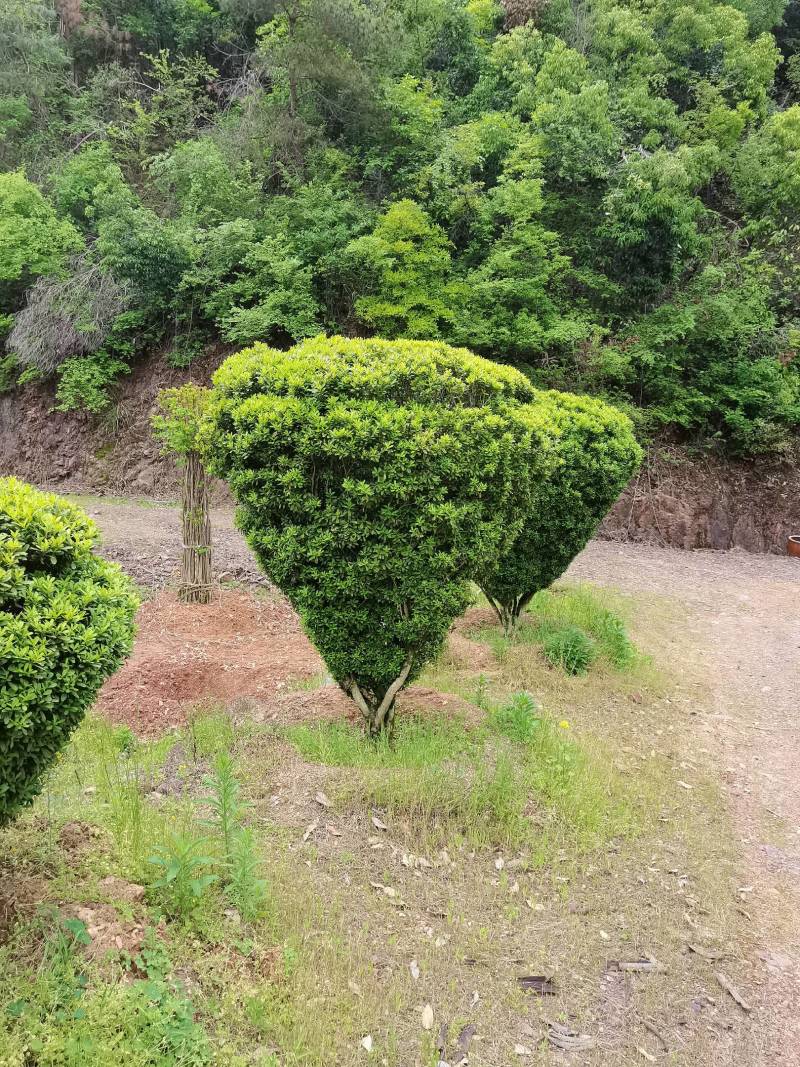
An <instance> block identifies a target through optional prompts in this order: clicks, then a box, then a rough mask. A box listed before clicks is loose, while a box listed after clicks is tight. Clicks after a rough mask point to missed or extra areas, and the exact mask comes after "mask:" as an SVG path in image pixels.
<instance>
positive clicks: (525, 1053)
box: [514, 1045, 531, 1056]
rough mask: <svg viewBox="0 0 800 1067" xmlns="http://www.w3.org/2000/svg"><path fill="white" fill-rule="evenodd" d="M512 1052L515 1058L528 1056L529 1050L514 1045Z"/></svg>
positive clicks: (524, 1046) (522, 1046)
mask: <svg viewBox="0 0 800 1067" xmlns="http://www.w3.org/2000/svg"><path fill="white" fill-rule="evenodd" d="M514 1052H515V1053H516V1055H517V1056H530V1055H531V1050H530V1049H529V1048H528V1047H527V1045H514Z"/></svg>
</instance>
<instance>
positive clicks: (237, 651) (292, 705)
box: [96, 588, 482, 737]
mask: <svg viewBox="0 0 800 1067" xmlns="http://www.w3.org/2000/svg"><path fill="white" fill-rule="evenodd" d="M137 625H138V632H137V637H136V642H135V645H134V650H133V655H132V656H131V657H130V659H128V661H127V662H126V663H125V665H124V666H123V667H122V669H121V670H120V671H119V672H118V673H117V674H116V675H114V677H113V678H110V679H109V680H108V681H107V682H106V684H105V685H104V686H103V688H102V690H101V692H100V696H99V698H98V701H97V705H96V707H97V710H98V711H99V712H100V713H101V714H102V715H104V716H106V718H108V719H109V720H110V721H111V722H113V723H117V724H119V725H125V726H129V727H130V728H131V729H132V730H133V731H134V732H135V733H136V734H138V735H139V736H141V737H152V736H158V735H159V734H162V733H164V732H165V731H167V730H169V729H171V728H174V727H179V726H182V725H184V724H185V723H186V722H187V720H188V718H189V717H190V715H191V714H192V713H193V712H194V711H195V710H196V709H197V708H198V707H200V708H203V707H205V708H213V706H214V705H215V704H219V705H221V706H223V707H224V708H225V709H226V710H228V711H230V712H231V714H232V715H233V717H234V719H236V720H239V721H242V720H245V719H249V720H251V721H255V722H276V723H277V722H280V723H282V724H288V723H295V722H303V721H306V720H314V719H316V720H318V719H352V718H354V716H355V715H356V712H355V708H354V705H353V704H352V702H351V701H350V700H348V699H347V697H346V696H345V695H344V693H342V691H341V690H340V689H339V687H338V686H337V685H335V684H333V683H332V682H330V680H329V681H328V684H320V680H322V679H324V678H325V665H324V663H323V662H322V659H321V658H320V656H319V653H318V652H317V651H316V649H315V648H314V647H313V645H312V644H311V642H310V641H309V640H308V638H307V637H306V635H305V634H304V633H303V630H302V628H301V626H300V622H299V619H298V618H297V615H296V614H295V612H294V611H293V610H292V608H291V606H290V605H289V604H288V603H287V601H286V600H284V599H283V598H282V597H280V596H278V595H277V594H274V593H272V592H270V593H269V594H267V595H260V596H257V595H255V594H254V593H252V592H249V591H246V590H241V589H224V588H219V589H218V591H217V596H216V598H215V600H214V603H213V604H211V605H210V606H208V605H201V604H181V603H179V602H178V600H177V599H176V597H175V595H174V593H172V592H171V591H169V590H165V591H162V592H161V593H159V594H158V595H157V596H156V597H154V599H152V600H150V601H147V602H146V603H145V604H143V605H142V607H141V608H140V610H139V614H138V617H137ZM465 643H466V644H467V645H473V644H475V643H474V642H469V641H465ZM475 647H476V648H477V649H478V650H480V649H481V648H482V646H479V645H475ZM399 707H400V710H401V711H402V710H405V711H416V712H419V713H421V714H427V713H435V714H453V715H463V716H466V717H471V716H473V715H474V713H475V711H476V709H475V708H474V706H473V705H471V704H469V703H467V701H465V700H461V699H460V698H459V697H457V696H454V695H452V694H448V693H439V692H437V691H436V690H433V689H430V688H428V687H425V686H411V687H410V688H409V689H408V690H407V691H406V692H405V693H403V694H402V697H401V699H400V702H399Z"/></svg>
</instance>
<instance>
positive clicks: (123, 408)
mask: <svg viewBox="0 0 800 1067" xmlns="http://www.w3.org/2000/svg"><path fill="white" fill-rule="evenodd" d="M226 354H227V353H226V350H224V349H222V348H220V349H217V350H215V351H213V352H209V353H207V354H206V355H205V356H203V357H202V358H201V359H198V360H197V361H196V362H195V363H193V364H192V366H191V367H190V368H189V369H187V370H178V369H175V368H173V367H170V366H169V365H168V364H167V363H166V362H165V360H164V359H163V358H162V357H160V356H155V355H154V356H151V357H150V358H148V359H145V360H143V361H142V362H140V363H138V364H137V365H136V367H134V369H133V370H132V372H131V374H130V375H129V376H128V377H127V378H125V379H124V381H123V382H122V383H121V385H120V387H119V392H118V396H117V403H116V404H114V406H113V407H112V408H110V409H109V411H108V413H106V414H105V415H104V416H102V417H96V416H89V415H85V414H80V413H74V412H73V413H70V414H63V413H59V412H54V411H53V410H52V408H53V404H54V395H53V388H52V386H48V385H29V386H27V387H25V388H23V389H21V390H18V391H16V392H14V393H6V394H3V395H0V475H6V474H15V475H17V476H18V477H20V478H23V479H25V480H27V481H31V482H34V483H36V484H37V485H47V486H50V487H52V488H55V489H60V490H69V491H72V492H77V491H83V492H91V493H100V494H112V495H126V496H137V495H141V496H147V497H150V498H152V497H158V498H162V499H167V500H169V499H174V497H175V496H176V494H177V487H178V474H177V472H176V470H175V466H174V463H173V462H172V460H171V459H169V458H168V457H164V456H162V455H161V454H160V452H159V445H158V443H157V442H156V441H155V440H154V439H153V436H152V434H151V432H150V421H149V419H150V412H151V411H152V408H153V404H154V402H155V398H156V394H157V393H158V390H159V389H161V388H163V387H165V386H170V385H178V384H180V383H181V382H184V381H196V382H200V383H205V382H207V381H208V379H209V377H210V375H211V373H212V372H213V371H214V369H215V368H216V366H217V365H218V364H219V363H220V362H221V361H222V359H223V358H224V356H225V355H226ZM215 499H216V500H217V501H218V502H220V503H227V502H228V501H229V497H228V494H227V490H226V489H225V487H224V486H223V485H222V484H221V483H220V484H218V485H217V486H216V489H215ZM798 532H800V470H798V463H797V462H796V461H795V460H789V461H785V462H774V461H765V460H760V461H759V462H757V463H755V462H722V461H721V460H720V459H718V458H716V457H714V456H709V455H703V454H699V453H690V452H689V451H688V450H686V449H684V448H679V447H676V446H674V445H660V446H655V447H653V448H652V449H651V450H650V453H649V455H648V457H647V460H646V462H645V464H644V466H643V467H642V470H641V471H640V473H639V475H638V476H637V477H636V478H635V479H634V481H633V482H632V483H631V485H630V486H629V487H628V489H627V490H626V492H625V493H624V494H623V496H622V498H621V499H620V501H619V502H618V504H617V506H616V507H615V508H614V510H613V512H612V513H611V515H610V516H609V517H608V519H607V520H606V522H605V524H604V526H603V529H602V531H601V535H602V536H604V537H607V538H610V539H613V540H623V541H635V542H646V543H650V544H655V545H662V546H671V547H675V548H715V549H726V548H745V549H747V550H749V551H751V552H778V553H782V552H784V551H785V547H786V540H787V537H788V536H789V535H790V534H793V533H798Z"/></svg>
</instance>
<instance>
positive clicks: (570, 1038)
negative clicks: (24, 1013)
mask: <svg viewBox="0 0 800 1067" xmlns="http://www.w3.org/2000/svg"><path fill="white" fill-rule="evenodd" d="M547 1040H548V1041H549V1042H550V1044H551V1045H552V1046H553V1047H554V1048H558V1049H561V1050H562V1052H583V1051H586V1050H587V1049H590V1048H594V1047H595V1045H596V1044H597V1042H596V1041H595V1039H594V1038H593V1037H590V1036H589V1035H588V1034H579V1033H578V1031H577V1030H572V1029H570V1027H569V1026H563V1025H562V1024H561V1023H548V1024H547Z"/></svg>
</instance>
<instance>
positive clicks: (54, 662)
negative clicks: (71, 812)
mask: <svg viewBox="0 0 800 1067" xmlns="http://www.w3.org/2000/svg"><path fill="white" fill-rule="evenodd" d="M96 540H97V531H96V529H95V526H94V523H93V522H92V521H91V519H89V517H88V516H87V515H85V514H84V512H82V511H81V510H80V508H76V507H74V506H73V505H72V504H70V503H68V502H67V501H66V500H62V499H61V498H59V497H57V496H54V495H53V494H50V493H40V492H39V491H38V490H36V489H34V488H33V487H32V486H29V485H25V484H24V483H23V482H19V481H17V480H16V479H15V478H2V479H0V825H2V824H3V823H5V822H8V820H9V819H11V818H12V817H13V816H14V814H15V813H16V812H17V811H18V810H19V808H21V807H22V806H23V805H25V804H28V803H30V801H31V800H32V799H33V798H34V797H35V796H36V794H37V793H38V792H39V791H40V789H41V779H42V775H43V774H44V773H45V772H46V771H47V769H48V768H49V767H50V765H51V764H52V763H53V761H54V760H55V758H56V756H57V755H58V753H59V751H60V750H61V749H62V748H63V746H64V745H65V744H66V742H67V740H68V739H69V736H70V734H71V733H72V731H73V730H74V729H75V727H76V726H77V725H78V723H79V722H80V721H81V719H82V718H83V715H84V713H85V711H86V709H87V707H89V705H90V704H91V703H92V701H93V700H94V698H95V696H96V695H97V691H98V689H99V688H100V686H101V684H102V683H103V680H104V679H105V678H107V677H108V676H109V675H110V674H113V672H114V671H115V670H116V669H117V667H118V666H119V665H120V663H121V662H122V661H123V659H124V658H125V656H126V655H127V654H128V652H129V651H130V647H131V641H132V638H133V617H134V614H135V612H136V607H137V598H136V596H135V594H134V591H133V587H132V585H131V583H130V581H129V579H128V578H126V577H125V576H124V575H123V574H122V573H121V571H120V570H119V568H118V567H117V566H115V565H114V564H112V563H108V562H106V560H103V559H100V558H99V557H98V556H95V555H94V554H93V552H92V548H93V546H94V544H95V542H96Z"/></svg>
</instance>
